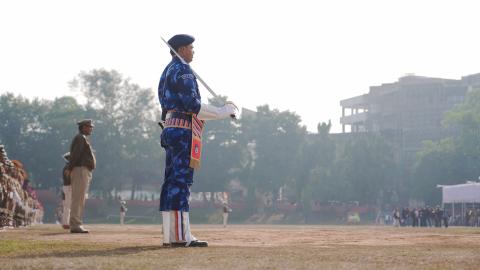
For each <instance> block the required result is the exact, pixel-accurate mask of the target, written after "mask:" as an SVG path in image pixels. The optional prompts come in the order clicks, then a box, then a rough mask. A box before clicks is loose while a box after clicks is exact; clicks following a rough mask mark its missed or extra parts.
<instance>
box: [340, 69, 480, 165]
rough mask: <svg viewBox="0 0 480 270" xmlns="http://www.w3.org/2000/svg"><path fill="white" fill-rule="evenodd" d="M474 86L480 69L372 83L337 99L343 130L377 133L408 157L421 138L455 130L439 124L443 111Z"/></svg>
mask: <svg viewBox="0 0 480 270" xmlns="http://www.w3.org/2000/svg"><path fill="white" fill-rule="evenodd" d="M475 88H480V73H478V74H474V75H469V76H465V77H462V78H461V79H460V80H451V79H440V78H429V77H421V76H415V75H407V76H404V77H401V78H400V79H399V80H398V81H397V82H394V83H385V84H382V85H380V86H371V87H370V91H369V92H368V93H367V94H363V95H360V96H356V97H351V98H348V99H344V100H342V101H340V105H341V106H342V117H341V118H340V123H341V124H342V132H343V133H347V132H351V133H356V132H375V133H380V134H382V135H383V136H384V137H385V138H387V139H388V140H389V141H391V142H392V143H393V144H394V146H395V147H397V148H398V149H399V150H401V154H402V156H403V158H406V159H411V158H413V157H414V154H415V153H416V152H417V151H418V150H419V149H420V148H421V147H422V142H423V141H426V140H439V139H442V138H445V137H448V136H451V135H454V134H456V131H455V130H454V129H453V128H447V127H444V126H443V125H442V120H443V118H444V114H445V112H447V111H449V110H451V109H452V108H453V107H454V105H456V104H459V103H462V102H463V101H464V99H465V96H466V94H467V92H468V91H470V90H471V89H475ZM352 135H353V134H352Z"/></svg>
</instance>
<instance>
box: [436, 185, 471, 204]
mask: <svg viewBox="0 0 480 270" xmlns="http://www.w3.org/2000/svg"><path fill="white" fill-rule="evenodd" d="M440 187H441V188H442V202H443V203H480V183H476V182H468V183H465V184H459V185H451V186H440Z"/></svg>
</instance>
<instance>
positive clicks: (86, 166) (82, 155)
mask: <svg viewBox="0 0 480 270" xmlns="http://www.w3.org/2000/svg"><path fill="white" fill-rule="evenodd" d="M77 125H78V131H79V133H78V134H77V135H76V136H75V137H74V138H73V141H72V144H71V146H70V162H69V163H68V169H67V170H66V171H65V174H66V175H69V176H70V180H71V186H72V204H71V209H70V232H71V233H88V230H86V229H84V228H83V226H82V219H83V210H84V208H85V197H86V194H87V192H88V187H89V185H90V181H91V180H92V172H93V170H94V169H95V166H96V160H95V155H94V154H93V149H92V146H91V144H90V142H89V140H88V136H90V135H91V134H92V131H93V121H92V120H91V119H85V120H83V121H80V122H78V123H77Z"/></svg>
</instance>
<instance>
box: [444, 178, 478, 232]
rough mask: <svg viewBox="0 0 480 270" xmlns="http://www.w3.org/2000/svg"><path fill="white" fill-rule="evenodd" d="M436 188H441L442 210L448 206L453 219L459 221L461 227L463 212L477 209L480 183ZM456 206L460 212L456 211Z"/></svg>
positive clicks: (463, 221) (463, 219)
mask: <svg viewBox="0 0 480 270" xmlns="http://www.w3.org/2000/svg"><path fill="white" fill-rule="evenodd" d="M437 187H440V188H442V204H443V206H444V208H445V206H446V205H449V206H450V209H451V212H450V213H451V214H452V217H453V219H461V224H462V225H463V224H464V223H465V212H466V211H467V209H469V208H470V209H471V208H478V207H479V205H478V204H479V203H480V183H477V182H470V181H469V182H467V183H465V184H458V185H448V186H447V185H438V186H437ZM455 205H457V207H455ZM458 206H459V207H460V211H458ZM455 212H457V213H455ZM459 212H460V213H459ZM467 223H468V222H467ZM466 225H467V224H466Z"/></svg>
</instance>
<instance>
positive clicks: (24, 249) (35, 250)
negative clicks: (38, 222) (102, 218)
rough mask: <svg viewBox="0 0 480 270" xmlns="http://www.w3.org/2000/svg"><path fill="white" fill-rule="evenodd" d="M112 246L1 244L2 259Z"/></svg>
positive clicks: (42, 243)
mask: <svg viewBox="0 0 480 270" xmlns="http://www.w3.org/2000/svg"><path fill="white" fill-rule="evenodd" d="M112 247H113V246H111V245H105V244H93V243H75V242H71V241H38V240H23V239H21V240H2V241H1V244H0V257H22V256H29V257H34V256H41V255H44V254H49V253H59V252H61V253H63V254H67V253H74V252H79V251H82V252H85V251H89V250H96V249H99V248H103V249H109V248H112Z"/></svg>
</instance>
